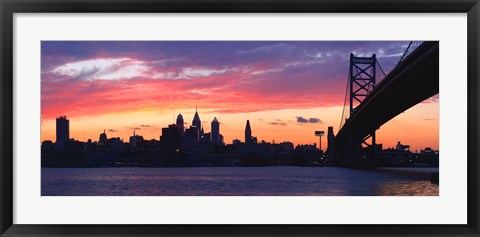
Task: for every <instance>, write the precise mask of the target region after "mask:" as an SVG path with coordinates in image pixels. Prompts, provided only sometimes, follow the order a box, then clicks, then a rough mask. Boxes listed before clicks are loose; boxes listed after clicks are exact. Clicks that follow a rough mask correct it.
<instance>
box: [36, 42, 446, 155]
mask: <svg viewBox="0 0 480 237" xmlns="http://www.w3.org/2000/svg"><path fill="white" fill-rule="evenodd" d="M407 45H408V42H393V41H379V42H370V41H369V42H364V41H358V42H355V41H352V42H349V41H334V42H328V41H296V42H280V41H220V42H215V41H205V42H202V41H170V42H169V41H43V42H42V49H41V50H42V54H41V57H42V58H41V63H42V66H41V80H42V83H41V90H42V116H41V117H42V128H41V129H42V133H41V140H42V141H43V140H52V141H55V118H56V117H57V116H61V115H66V116H67V117H68V119H69V120H70V137H71V138H75V139H76V140H80V141H86V140H88V139H89V138H90V139H92V140H93V141H97V140H98V138H99V134H100V133H102V132H103V130H104V129H105V130H106V133H107V136H108V137H120V138H123V140H124V141H128V137H129V136H131V135H132V134H133V130H134V129H136V133H137V134H139V135H142V136H143V137H144V138H145V139H157V140H158V139H159V138H160V136H161V128H162V127H166V126H168V124H172V123H174V118H176V115H178V113H181V114H182V115H183V117H184V119H185V122H186V123H187V125H186V127H188V126H190V125H191V123H192V119H193V115H194V113H195V106H198V112H199V115H200V119H201V120H202V124H203V127H204V130H205V132H210V129H211V125H210V123H211V121H212V120H213V118H214V117H217V119H218V120H219V121H220V133H221V134H222V135H223V136H224V137H225V142H226V143H231V142H232V140H233V139H240V140H242V141H243V139H244V130H245V123H246V120H247V119H248V120H250V124H251V128H252V135H253V136H256V137H258V139H259V141H260V140H265V141H268V142H272V141H273V140H274V141H275V142H277V143H278V142H282V141H291V142H293V143H294V144H295V145H296V144H313V143H317V144H318V137H315V136H314V131H315V130H324V131H327V127H328V126H333V127H334V131H335V133H336V132H338V129H339V128H338V126H339V124H340V119H341V116H342V109H343V103H344V96H345V89H346V88H345V87H346V83H347V77H348V67H349V54H350V53H351V52H353V53H354V54H355V55H356V56H371V55H372V54H373V53H375V54H376V55H377V59H378V61H379V63H380V65H381V66H382V68H383V69H384V71H385V72H386V73H387V74H388V72H389V71H390V70H391V69H392V68H394V67H395V63H396V62H398V60H399V59H400V57H401V55H402V54H403V52H404V51H405V48H406V47H407ZM382 78H383V73H381V71H380V70H378V69H377V83H378V82H379V81H381V79H382ZM347 105H348V104H347ZM438 118H439V101H438V96H434V97H432V98H430V99H428V100H426V101H424V102H423V103H421V104H418V105H416V106H415V107H412V108H411V109H409V110H407V111H405V112H404V113H402V114H400V115H399V116H397V117H395V118H394V119H392V120H391V121H389V122H388V123H386V124H384V125H383V126H381V127H380V129H379V130H378V131H377V143H383V147H384V148H386V147H393V146H394V145H395V144H396V143H397V141H401V142H402V143H403V144H409V145H411V149H412V150H413V151H415V150H420V149H423V148H425V147H427V146H428V147H432V148H434V149H438V139H439V126H438ZM322 144H323V148H324V149H325V148H326V145H327V143H326V137H324V139H323V141H322Z"/></svg>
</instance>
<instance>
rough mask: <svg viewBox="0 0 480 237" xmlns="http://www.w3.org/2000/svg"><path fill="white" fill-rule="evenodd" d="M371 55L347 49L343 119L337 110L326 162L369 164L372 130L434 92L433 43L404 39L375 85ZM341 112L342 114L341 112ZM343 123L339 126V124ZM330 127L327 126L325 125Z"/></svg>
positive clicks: (371, 162)
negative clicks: (397, 57)
mask: <svg viewBox="0 0 480 237" xmlns="http://www.w3.org/2000/svg"><path fill="white" fill-rule="evenodd" d="M377 66H378V67H379V69H380V70H381V71H382V72H383V69H382V68H381V66H380V64H379V63H378V61H377V59H376V56H375V54H374V55H373V56H372V57H356V56H355V55H353V54H350V67H349V75H348V84H347V90H346V92H349V93H346V94H345V103H344V111H345V107H346V102H347V97H348V99H349V108H350V109H349V118H348V119H344V115H345V114H342V118H341V122H340V130H339V131H338V133H337V135H336V136H333V135H332V136H330V137H329V141H328V143H329V150H328V154H329V162H330V163H331V164H332V165H340V166H368V165H374V164H375V153H376V150H377V145H376V139H375V131H376V130H377V129H379V128H380V126H381V125H383V124H384V123H386V122H387V121H389V120H390V119H392V118H394V117H395V116H397V115H398V114H400V113H402V112H403V111H405V110H407V109H409V108H411V107H412V106H414V105H416V104H418V103H420V102H422V101H424V100H426V99H428V98H430V97H432V96H434V95H436V94H438V92H439V42H438V41H434V42H430V41H429V42H410V44H409V45H408V47H407V48H406V50H405V52H404V54H403V55H402V57H401V59H400V60H399V62H398V63H397V65H396V67H395V68H394V69H393V70H392V71H390V73H388V75H386V74H385V73H384V72H383V73H384V75H385V77H384V79H383V80H382V81H381V82H380V83H378V84H376V74H377V70H376V69H377ZM345 117H346V116H345ZM342 125H343V126H342ZM329 130H330V129H329Z"/></svg>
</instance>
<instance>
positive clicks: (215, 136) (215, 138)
mask: <svg viewBox="0 0 480 237" xmlns="http://www.w3.org/2000/svg"><path fill="white" fill-rule="evenodd" d="M211 136H212V139H211V142H212V144H216V145H218V144H220V123H219V122H218V120H217V117H215V118H214V119H213V121H212V133H211Z"/></svg>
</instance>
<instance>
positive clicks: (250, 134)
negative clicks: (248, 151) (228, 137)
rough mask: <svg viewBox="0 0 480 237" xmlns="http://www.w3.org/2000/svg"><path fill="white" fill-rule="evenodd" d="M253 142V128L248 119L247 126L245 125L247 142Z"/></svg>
mask: <svg viewBox="0 0 480 237" xmlns="http://www.w3.org/2000/svg"><path fill="white" fill-rule="evenodd" d="M250 143H252V129H251V128H250V120H247V126H246V127H245V144H250Z"/></svg>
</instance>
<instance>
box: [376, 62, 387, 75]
mask: <svg viewBox="0 0 480 237" xmlns="http://www.w3.org/2000/svg"><path fill="white" fill-rule="evenodd" d="M377 65H378V67H379V68H380V70H381V71H382V73H383V76H384V77H386V76H387V74H386V73H385V71H383V68H382V66H381V65H380V63H379V62H378V61H377Z"/></svg>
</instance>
